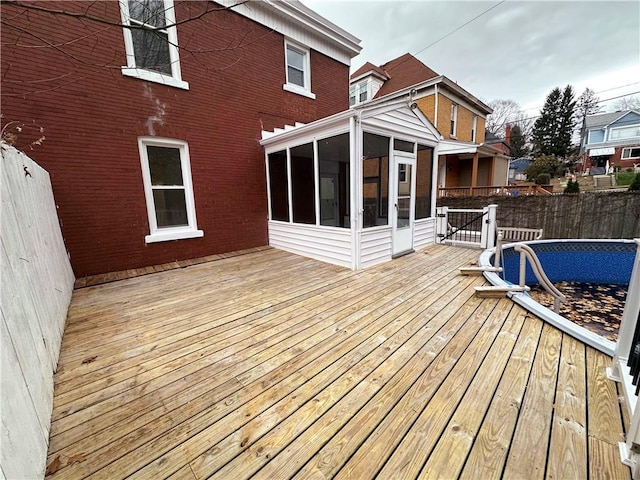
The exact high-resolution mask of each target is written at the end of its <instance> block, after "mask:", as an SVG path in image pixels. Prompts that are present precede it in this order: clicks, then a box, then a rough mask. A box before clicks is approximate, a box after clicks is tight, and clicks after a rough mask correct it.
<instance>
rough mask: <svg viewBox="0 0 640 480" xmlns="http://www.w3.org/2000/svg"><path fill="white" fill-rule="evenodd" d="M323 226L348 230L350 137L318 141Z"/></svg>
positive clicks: (321, 221)
mask: <svg viewBox="0 0 640 480" xmlns="http://www.w3.org/2000/svg"><path fill="white" fill-rule="evenodd" d="M318 168H319V170H320V172H319V173H320V224H321V225H328V226H333V227H342V228H349V227H350V225H349V213H350V212H349V134H348V133H344V134H342V135H337V136H335V137H329V138H324V139H322V140H318Z"/></svg>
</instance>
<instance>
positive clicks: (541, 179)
mask: <svg viewBox="0 0 640 480" xmlns="http://www.w3.org/2000/svg"><path fill="white" fill-rule="evenodd" d="M549 183H551V175H549V174H548V173H540V174H539V175H538V176H537V177H536V184H538V185H549Z"/></svg>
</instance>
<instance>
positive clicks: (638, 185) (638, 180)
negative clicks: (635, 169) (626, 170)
mask: <svg viewBox="0 0 640 480" xmlns="http://www.w3.org/2000/svg"><path fill="white" fill-rule="evenodd" d="M629 191H634V192H637V191H640V173H636V176H635V177H634V179H633V182H631V185H629Z"/></svg>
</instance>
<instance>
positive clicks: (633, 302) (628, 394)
mask: <svg viewBox="0 0 640 480" xmlns="http://www.w3.org/2000/svg"><path fill="white" fill-rule="evenodd" d="M635 242H636V245H637V250H636V258H635V261H634V264H633V270H632V272H631V280H630V281H629V289H628V291H627V299H626V302H625V305H624V311H623V314H622V321H621V322H620V330H619V331H618V341H617V342H616V349H615V352H614V355H613V361H612V365H611V368H609V369H607V373H608V374H609V377H610V378H611V379H613V380H615V381H618V382H621V383H622V385H623V390H624V400H625V403H626V405H627V408H628V410H629V416H630V417H631V422H630V423H631V424H630V425H629V426H628V428H627V439H626V442H620V456H621V458H622V461H623V463H624V464H625V465H628V466H629V467H631V473H632V475H633V478H634V479H636V480H640V408H636V406H637V400H638V392H639V390H640V388H638V385H640V378H638V377H639V376H640V238H636V239H635ZM634 378H635V380H634Z"/></svg>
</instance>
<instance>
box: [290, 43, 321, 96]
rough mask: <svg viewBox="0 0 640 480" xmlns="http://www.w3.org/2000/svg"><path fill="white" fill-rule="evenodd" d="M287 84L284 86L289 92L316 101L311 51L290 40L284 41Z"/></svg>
mask: <svg viewBox="0 0 640 480" xmlns="http://www.w3.org/2000/svg"><path fill="white" fill-rule="evenodd" d="M284 51H285V68H286V78H287V82H286V83H285V84H284V85H283V86H282V88H283V89H284V90H287V91H288V92H293V93H297V94H299V95H303V96H305V97H309V98H313V99H315V98H316V96H315V95H314V94H313V93H311V60H310V54H309V49H308V48H305V47H302V46H301V45H298V44H296V43H293V42H291V41H289V40H285V41H284Z"/></svg>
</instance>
